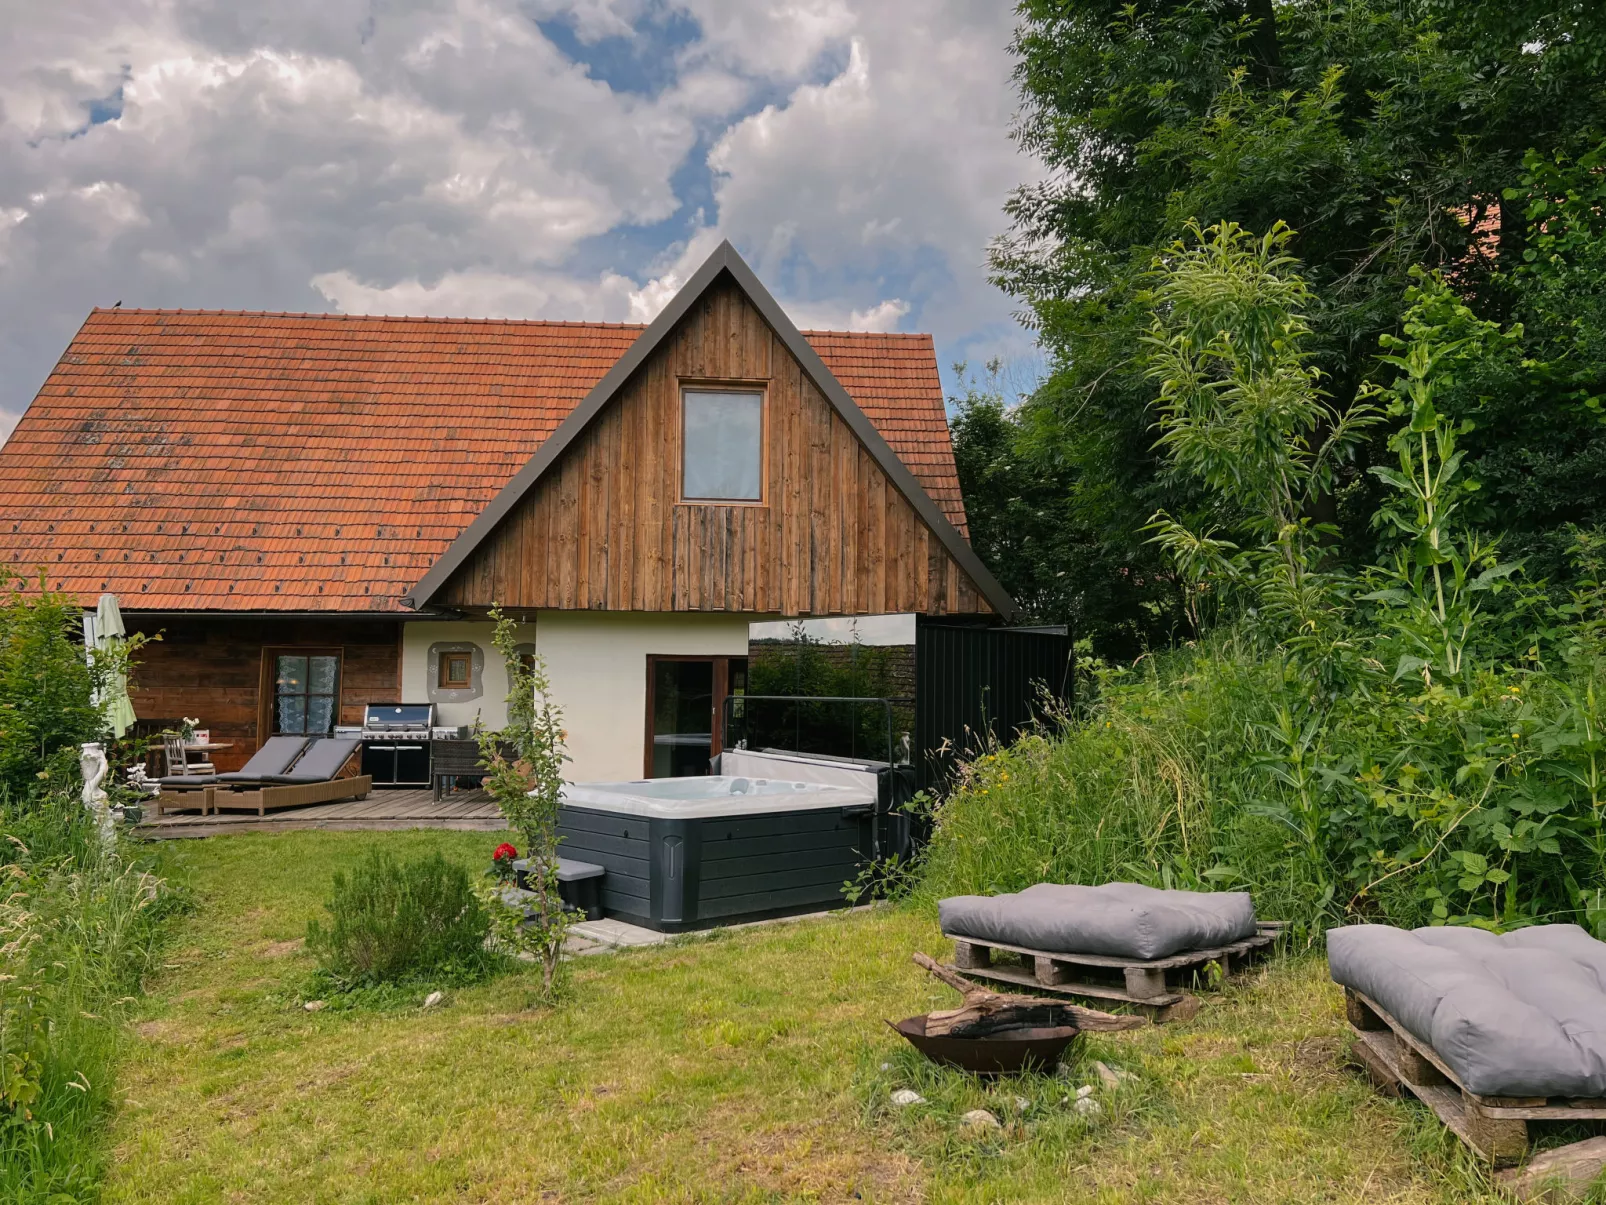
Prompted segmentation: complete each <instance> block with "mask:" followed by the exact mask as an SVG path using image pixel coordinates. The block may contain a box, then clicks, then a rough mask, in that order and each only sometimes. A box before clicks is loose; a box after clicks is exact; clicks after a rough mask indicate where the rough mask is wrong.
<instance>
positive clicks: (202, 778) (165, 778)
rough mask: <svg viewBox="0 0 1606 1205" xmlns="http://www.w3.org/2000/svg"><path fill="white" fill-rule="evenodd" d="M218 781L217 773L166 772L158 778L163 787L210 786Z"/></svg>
mask: <svg viewBox="0 0 1606 1205" xmlns="http://www.w3.org/2000/svg"><path fill="white" fill-rule="evenodd" d="M216 781H217V775H215V774H164V775H162V777H160V778H158V779H157V780H156V785H157V786H162V787H209V786H211V785H212V784H213V783H214V782H216Z"/></svg>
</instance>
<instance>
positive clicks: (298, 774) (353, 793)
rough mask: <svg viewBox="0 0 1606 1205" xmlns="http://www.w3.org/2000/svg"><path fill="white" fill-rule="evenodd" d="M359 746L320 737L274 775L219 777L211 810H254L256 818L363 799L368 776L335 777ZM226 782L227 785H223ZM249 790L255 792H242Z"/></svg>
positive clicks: (355, 742) (354, 742)
mask: <svg viewBox="0 0 1606 1205" xmlns="http://www.w3.org/2000/svg"><path fill="white" fill-rule="evenodd" d="M276 739H277V738H276ZM270 743H271V742H270ZM361 745H362V742H361V741H358V740H352V739H350V738H346V737H323V738H320V739H318V740H315V741H313V742H312V743H311V744H310V745H308V746H307V747H306V749H305V751H304V752H302V754H301V756H300V757H298V758H296V759H295V761H294V763H293V764H291V765H289V766H287V767H285V768H284V769H282V770H280V771H279V772H277V773H273V774H263V775H259V776H256V777H255V778H253V779H250V780H246V779H245V773H246V772H245V771H244V770H242V771H241V772H240V775H239V776H238V777H235V778H230V776H227V775H219V789H218V790H217V791H216V793H215V794H214V795H213V797H212V807H213V810H215V811H222V810H224V809H229V810H235V809H239V808H244V809H246V810H248V811H250V810H255V812H256V814H257V815H259V816H262V815H265V814H266V813H267V810H268V809H269V808H288V807H304V806H306V805H308V804H313V803H334V802H336V801H337V800H342V799H364V798H366V797H367V795H368V792H369V791H370V790H371V789H372V788H373V785H374V780H373V778H372V777H371V776H370V775H367V774H362V775H358V776H357V777H355V778H336V777H335V775H337V774H339V773H340V771H341V769H342V768H343V767H344V766H345V764H346V763H347V762H348V761H350V760H351V758H352V755H353V754H355V753H356V752H357V750H358V749H359V748H360V747H361ZM264 748H266V746H264ZM247 769H249V766H248V767H247ZM225 779H228V781H227V782H225V781H224V780H225ZM252 786H254V787H255V788H256V789H255V790H250V789H245V788H248V787H252ZM224 788H227V789H224Z"/></svg>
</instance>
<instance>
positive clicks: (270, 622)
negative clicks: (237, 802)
mask: <svg viewBox="0 0 1606 1205" xmlns="http://www.w3.org/2000/svg"><path fill="white" fill-rule="evenodd" d="M124 620H125V622H126V623H127V626H128V629H129V631H131V632H134V631H139V632H144V633H146V634H148V635H154V634H156V633H158V632H160V633H161V636H162V639H161V640H160V641H157V642H153V643H150V644H147V645H146V646H145V647H144V648H142V649H141V650H140V651H139V653H138V654H137V661H138V664H137V665H136V666H135V668H134V674H133V683H132V686H133V689H132V690H131V691H130V694H129V698H130V700H131V701H132V703H133V704H134V714H135V715H136V716H138V717H139V718H140V719H142V720H158V719H160V720H177V719H180V718H182V717H184V716H194V717H195V718H196V719H198V720H199V721H200V726H201V727H202V728H206V729H209V730H210V731H211V734H212V736H213V738H214V739H216V740H220V741H232V742H234V748H232V749H229V750H227V751H224V752H220V753H218V754H216V755H214V756H213V758H212V761H213V764H214V765H216V766H217V767H218V769H219V770H237V769H239V768H240V767H241V766H242V765H244V764H245V762H246V760H247V759H248V758H249V757H250V756H251V754H253V753H255V752H256V751H257V749H258V748H259V747H260V746H261V743H262V741H263V740H265V739H266V738H267V735H268V734H267V733H266V732H263V731H261V724H262V718H263V715H264V713H265V709H264V707H263V703H264V697H263V695H264V690H267V691H271V690H272V681H273V678H272V672H273V667H271V666H269V665H267V664H266V662H265V661H264V658H263V653H264V650H281V649H282V650H283V651H285V652H292V651H294V650H296V649H299V648H306V649H309V650H313V649H316V650H330V649H333V650H338V651H339V652H340V654H341V658H340V663H341V664H340V718H339V720H338V721H337V723H341V724H360V723H362V716H363V708H364V706H366V705H367V704H369V703H383V702H387V701H391V702H394V701H398V696H399V693H400V690H401V624H400V623H393V622H389V621H385V620H341V619H339V618H337V617H331V618H329V619H227V618H216V619H213V618H191V617H179V616H165V617H163V618H162V619H159V620H158V619H145V618H141V617H138V616H133V615H126V614H125V615H124Z"/></svg>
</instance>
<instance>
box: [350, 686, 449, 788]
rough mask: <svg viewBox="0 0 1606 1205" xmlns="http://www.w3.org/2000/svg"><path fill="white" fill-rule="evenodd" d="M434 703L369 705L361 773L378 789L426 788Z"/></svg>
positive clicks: (428, 780) (428, 783)
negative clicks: (371, 776)
mask: <svg viewBox="0 0 1606 1205" xmlns="http://www.w3.org/2000/svg"><path fill="white" fill-rule="evenodd" d="M434 723H435V704H433V703H370V704H368V706H367V708H365V709H364V711H363V718H362V772H363V773H364V774H371V775H373V779H374V786H376V787H427V786H429V785H430V776H429V736H430V729H431V728H432V727H433V726H434Z"/></svg>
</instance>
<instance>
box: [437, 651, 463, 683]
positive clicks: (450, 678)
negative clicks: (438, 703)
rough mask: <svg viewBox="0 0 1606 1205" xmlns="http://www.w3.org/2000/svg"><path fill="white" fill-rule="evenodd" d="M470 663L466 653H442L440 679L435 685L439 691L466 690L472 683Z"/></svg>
mask: <svg viewBox="0 0 1606 1205" xmlns="http://www.w3.org/2000/svg"><path fill="white" fill-rule="evenodd" d="M471 665H472V662H471V660H470V656H469V654H468V653H442V654H441V669H440V678H439V679H438V680H437V682H436V685H437V686H439V688H440V689H441V690H466V689H468V687H469V686H470V685H471V683H472V678H471V677H470V671H471Z"/></svg>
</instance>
